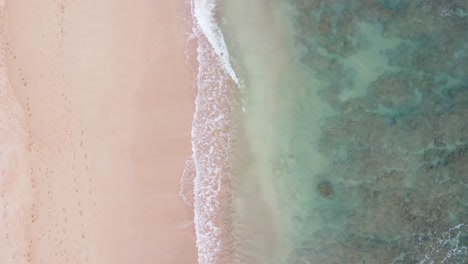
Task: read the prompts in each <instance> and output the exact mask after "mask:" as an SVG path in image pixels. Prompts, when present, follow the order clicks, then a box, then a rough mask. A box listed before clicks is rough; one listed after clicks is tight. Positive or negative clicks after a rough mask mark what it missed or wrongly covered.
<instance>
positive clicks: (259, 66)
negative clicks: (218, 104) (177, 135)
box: [219, 0, 468, 264]
mask: <svg viewBox="0 0 468 264" xmlns="http://www.w3.org/2000/svg"><path fill="white" fill-rule="evenodd" d="M254 2H255V3H253V2H252V1H250V2H249V1H242V0H239V1H224V2H223V4H222V5H221V7H220V9H221V12H220V15H219V23H220V24H221V28H222V29H223V32H224V34H225V38H226V43H227V46H228V49H229V52H230V54H231V61H232V64H233V65H234V68H235V70H236V72H237V74H238V76H239V79H240V80H241V85H240V90H241V96H242V101H243V104H244V106H243V107H244V108H245V113H243V120H244V124H243V126H242V129H244V132H245V134H246V135H247V147H246V148H247V149H248V150H249V151H248V152H249V155H250V156H249V157H252V158H249V170H248V171H247V172H245V173H244V174H247V176H246V175H243V173H242V172H239V171H238V172H237V174H238V175H235V176H236V177H239V178H240V179H244V181H247V182H250V183H252V184H257V185H259V186H261V187H259V188H256V189H255V190H256V193H255V195H249V196H248V198H245V197H242V195H238V196H239V197H238V198H237V199H238V200H239V202H238V203H239V204H241V205H242V204H243V206H241V209H239V214H241V215H249V214H255V209H254V208H250V209H249V205H250V204H255V203H254V202H253V201H254V200H261V201H263V202H264V204H266V205H265V206H266V207H268V210H269V211H270V214H268V216H264V215H263V216H262V215H258V217H257V218H255V219H256V220H252V218H249V217H244V218H242V216H241V217H240V218H239V219H240V220H239V221H240V224H239V226H240V227H239V230H241V233H242V230H243V229H245V230H250V231H251V230H252V228H249V226H253V227H255V226H256V225H262V223H264V224H265V225H271V226H272V228H271V229H270V230H269V231H266V230H262V231H259V232H271V233H272V234H274V235H272V236H271V237H270V238H269V239H263V240H262V241H258V243H270V244H271V245H270V246H269V247H267V248H268V250H270V252H267V251H266V250H265V248H264V247H263V248H262V249H263V250H264V251H262V252H261V253H259V254H262V256H261V257H257V258H256V257H253V256H255V252H250V253H245V252H249V250H250V251H254V250H255V246H253V247H251V246H244V249H239V252H238V259H237V262H239V263H278V264H283V263H319V264H332V263H339V264H342V263H343V264H345V263H349V264H354V263H366V264H371V263H468V16H467V15H468V2H467V1H463V0H459V1H457V0H450V1H440V0H414V1H405V0H271V1H262V0H259V1H254ZM242 153H244V152H242V150H238V151H235V150H234V151H233V155H243V154H242ZM252 168H254V169H252ZM241 193H243V195H244V194H245V192H241ZM251 202H252V203H251ZM246 208H247V209H246ZM242 210H247V211H242ZM248 210H250V211H248ZM243 219H244V221H245V222H242V221H243ZM249 219H250V220H249ZM248 221H250V223H249V222H248ZM250 231H249V232H250ZM253 234H255V232H253V233H251V232H250V233H247V234H244V235H242V236H241V239H245V240H248V239H249V238H251V239H253V240H255V238H253V237H255V236H254V235H253ZM258 237H263V238H264V237H265V236H260V235H258ZM240 244H241V246H240V247H241V248H242V243H240ZM249 245H255V242H253V243H252V242H250V244H249ZM247 247H250V248H247ZM239 256H240V257H239ZM249 259H250V261H249ZM253 259H255V261H254V260H253Z"/></svg>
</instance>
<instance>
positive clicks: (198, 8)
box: [191, 0, 239, 84]
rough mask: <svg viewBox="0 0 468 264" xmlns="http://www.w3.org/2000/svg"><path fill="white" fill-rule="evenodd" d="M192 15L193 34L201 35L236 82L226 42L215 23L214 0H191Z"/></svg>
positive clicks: (237, 81)
mask: <svg viewBox="0 0 468 264" xmlns="http://www.w3.org/2000/svg"><path fill="white" fill-rule="evenodd" d="M191 6H192V16H193V20H194V21H193V22H194V25H195V27H194V28H193V31H194V33H195V35H196V36H197V37H198V36H201V35H203V37H204V38H206V40H208V42H209V43H210V45H211V48H212V49H213V51H214V52H215V53H216V56H217V58H218V60H219V61H218V63H219V64H220V66H221V67H222V69H223V70H224V71H225V73H226V74H227V75H229V76H230V77H231V78H232V80H233V81H234V82H235V83H236V84H238V83H239V79H238V78H237V75H236V72H235V71H234V69H233V68H232V65H231V63H230V58H229V53H228V51H227V47H226V42H225V41H224V36H223V32H222V31H221V28H220V27H219V25H218V24H217V23H216V19H215V16H214V13H215V8H216V0H192V1H191Z"/></svg>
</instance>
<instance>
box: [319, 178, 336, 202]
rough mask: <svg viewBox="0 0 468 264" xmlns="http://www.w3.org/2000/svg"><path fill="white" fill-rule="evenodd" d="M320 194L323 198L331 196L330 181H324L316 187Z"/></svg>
mask: <svg viewBox="0 0 468 264" xmlns="http://www.w3.org/2000/svg"><path fill="white" fill-rule="evenodd" d="M317 190H318V192H319V194H320V196H322V197H324V198H331V197H332V196H333V187H332V185H331V183H330V182H328V181H324V182H321V183H320V184H319V185H318V188H317Z"/></svg>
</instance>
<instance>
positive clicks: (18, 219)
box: [0, 0, 197, 264]
mask: <svg viewBox="0 0 468 264" xmlns="http://www.w3.org/2000/svg"><path fill="white" fill-rule="evenodd" d="M182 12H183V1H166V0H138V1H124V0H101V1H91V0H84V1H67V0H44V1H41V2H40V4H39V2H37V1H31V0H15V1H6V3H5V4H4V6H3V7H2V11H1V24H2V25H1V26H2V32H1V34H2V38H4V39H6V41H3V43H2V52H3V58H4V59H3V61H2V69H3V71H4V73H2V82H3V83H2V85H3V86H5V87H6V88H5V89H4V91H3V92H2V94H0V96H1V98H0V99H1V100H0V102H1V103H2V104H3V103H5V102H7V101H8V102H9V105H8V106H2V107H1V108H0V110H1V111H10V110H11V111H13V110H15V109H16V110H15V111H14V113H13V112H12V113H10V114H6V115H5V116H7V117H4V116H3V115H2V118H3V119H2V120H1V121H2V124H14V125H15V126H14V128H15V130H14V131H13V130H12V132H11V133H10V134H11V135H10V134H8V135H10V136H11V138H12V139H11V140H2V141H1V142H0V143H1V144H2V147H4V145H5V144H8V143H15V147H14V148H12V150H11V155H13V156H12V157H13V158H10V160H7V161H8V163H7V165H8V166H6V165H5V164H3V163H2V166H4V167H5V168H2V182H1V183H2V185H1V188H2V189H1V194H2V196H1V199H2V212H1V213H2V217H3V221H2V222H3V224H2V229H1V231H0V246H1V248H0V263H5V264H7V263H15V264H17V263H44V264H46V263H47V264H53V263H80V264H84V263H99V264H101V263H102V264H104V263H113V264H114V263H115V264H119V263H129V264H130V263H142V264H144V263H184V264H190V263H196V262H197V253H196V247H195V234H194V227H193V212H192V209H191V208H188V207H187V206H186V205H185V204H184V203H183V202H182V200H181V198H180V197H179V196H178V192H179V179H180V175H181V173H182V171H183V168H184V162H185V160H186V159H187V158H189V157H190V155H191V143H190V130H191V122H192V116H193V111H194V109H193V108H194V106H193V97H192V96H193V95H192V94H191V89H192V83H191V82H192V73H191V72H190V70H189V68H188V66H187V65H186V64H185V58H184V50H185V36H184V35H183V34H182V29H181V25H182V21H181V20H182V15H183V13H182ZM3 75H4V76H3ZM2 89H3V88H2ZM5 91H6V92H5ZM5 98H8V100H6V99H5ZM12 109H13V110H12ZM3 128H4V126H2V129H3ZM3 130H5V129H3ZM3 130H2V133H3V132H4V131H3ZM5 133H6V132H5ZM2 135H3V134H2ZM5 155H6V154H5V152H4V153H3V156H2V159H5V158H4V156H5Z"/></svg>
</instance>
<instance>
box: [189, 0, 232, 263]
mask: <svg viewBox="0 0 468 264" xmlns="http://www.w3.org/2000/svg"><path fill="white" fill-rule="evenodd" d="M188 4H189V6H190V15H191V21H190V24H191V30H192V34H191V35H190V36H189V37H188V39H187V42H188V44H187V45H188V46H190V42H191V41H195V42H196V44H197V46H196V47H197V48H196V51H197V57H196V59H197V62H198V69H197V73H196V82H195V86H196V91H197V95H196V99H195V113H194V118H193V124H192V134H191V136H192V151H193V155H192V158H191V159H190V160H188V161H187V163H186V168H185V170H184V173H183V175H182V178H181V196H182V198H183V199H184V201H186V202H187V203H192V205H193V208H194V224H195V232H196V236H197V241H196V243H197V248H198V262H199V263H200V264H215V263H220V258H221V255H222V249H223V246H224V244H223V242H224V241H223V239H222V237H221V236H222V230H221V227H220V225H219V223H220V219H219V217H220V215H219V212H220V211H221V209H222V208H221V201H220V190H221V188H222V180H223V178H224V177H228V175H229V174H228V172H227V171H226V168H227V162H228V148H229V139H230V127H231V120H230V111H231V105H230V102H231V101H230V98H229V96H230V92H229V89H230V88H229V84H228V83H229V80H230V79H231V80H232V81H234V82H235V83H238V78H237V76H236V73H235V72H234V70H233V68H232V66H231V64H230V62H229V53H228V51H227V48H226V43H225V41H224V37H223V34H222V32H221V29H220V28H219V26H218V25H217V23H216V20H215V16H214V11H215V8H216V0H190V2H189V3H188ZM189 53H190V52H189ZM189 59H190V58H189ZM192 178H193V191H191V190H189V189H190V187H191V186H192V185H191V183H190V181H191V180H192Z"/></svg>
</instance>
